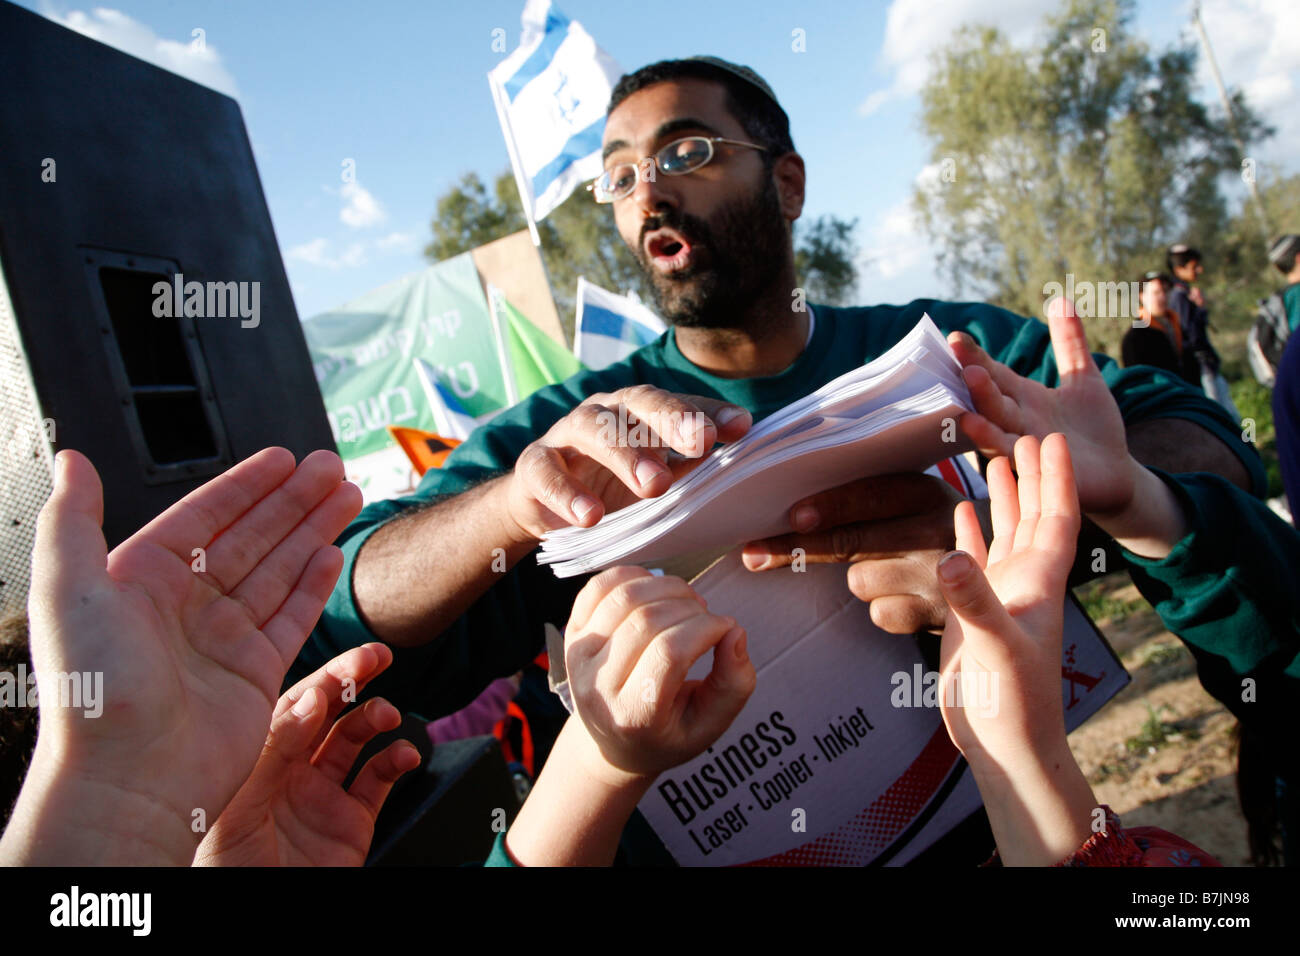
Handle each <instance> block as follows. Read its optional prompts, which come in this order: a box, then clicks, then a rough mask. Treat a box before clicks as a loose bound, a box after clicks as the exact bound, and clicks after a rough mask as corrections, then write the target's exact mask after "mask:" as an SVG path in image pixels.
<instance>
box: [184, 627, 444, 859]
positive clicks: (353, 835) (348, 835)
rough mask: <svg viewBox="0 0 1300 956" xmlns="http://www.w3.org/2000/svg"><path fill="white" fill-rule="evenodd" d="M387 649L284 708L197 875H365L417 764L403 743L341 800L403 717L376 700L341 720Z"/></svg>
mask: <svg viewBox="0 0 1300 956" xmlns="http://www.w3.org/2000/svg"><path fill="white" fill-rule="evenodd" d="M392 659H393V655H392V652H391V651H390V650H388V648H386V647H385V646H384V645H382V644H366V645H363V646H361V647H358V648H353V649H352V650H350V651H347V652H345V653H344V654H341V655H339V656H338V657H336V658H334V660H332V661H330V662H329V663H328V664H326V665H325V666H324V667H322V668H321V669H320V670H318V671H316V673H314V674H312V675H311V676H310V677H307V678H305V679H304V680H302V681H300V682H299V683H297V684H295V685H294V686H293V687H292V688H290V689H289V690H288V691H287V692H285V694H284V696H283V697H281V698H280V701H279V703H278V704H277V705H276V708H275V716H274V717H273V718H272V721H271V732H270V735H269V736H268V737H267V740H266V746H265V747H264V748H263V750H262V755H261V757H259V758H258V761H257V766H255V767H254V768H253V772H252V774H251V775H250V776H249V778H248V780H247V781H246V782H245V783H244V785H243V786H242V787H241V788H240V789H239V792H238V793H237V794H235V797H234V799H233V800H231V801H230V804H229V805H228V806H227V807H226V809H225V810H224V811H223V812H222V814H221V816H220V817H219V818H218V819H217V821H216V823H215V824H214V825H213V827H212V829H211V830H209V831H208V835H207V836H206V837H204V839H203V842H202V843H201V844H200V845H199V849H198V853H197V854H196V855H195V865H200V866H360V865H361V864H362V863H364V862H365V859H366V854H367V853H368V852H369V849H370V843H371V840H372V839H373V837H374V831H375V818H376V817H377V816H378V814H379V808H380V807H381V806H383V803H384V800H385V799H386V798H387V796H388V793H389V791H390V790H391V789H392V786H393V784H394V782H396V780H397V778H398V777H400V776H401V775H402V774H403V773H405V772H406V771H408V770H411V769H413V768H414V767H416V766H417V765H418V764H419V762H420V755H419V752H418V751H417V750H416V749H415V747H413V746H412V745H411V744H410V743H408V742H406V741H397V742H394V743H392V744H390V745H389V746H388V747H386V748H384V750H383V751H382V752H380V753H378V754H376V755H375V756H373V757H371V758H370V759H369V760H368V761H366V764H365V766H364V767H363V768H362V769H361V772H360V773H358V774H357V777H356V779H355V780H354V781H353V782H352V786H351V787H350V788H349V789H347V790H344V789H343V782H344V780H345V779H346V777H347V775H348V773H349V771H350V770H351V769H352V766H353V764H355V763H356V760H357V757H358V756H359V755H360V753H361V750H362V748H363V747H365V745H366V744H367V743H369V742H370V741H371V740H372V739H373V738H374V737H375V735H376V734H379V733H382V732H384V731H387V730H392V729H394V728H395V727H397V726H398V725H399V724H400V723H401V715H400V714H399V713H398V712H397V710H396V708H394V707H393V706H392V705H391V704H389V703H387V702H386V701H383V700H381V699H379V698H376V699H374V700H370V701H367V702H366V703H365V705H363V706H362V707H359V708H357V709H355V710H352V711H350V712H349V713H348V714H347V715H345V716H344V717H342V718H341V719H338V720H337V721H336V720H335V718H336V717H337V716H338V714H339V713H340V712H341V711H342V709H343V708H344V706H346V704H347V703H348V702H349V701H350V700H352V699H355V698H354V695H355V694H356V693H357V692H359V691H360V690H361V688H363V687H364V686H365V685H366V683H368V682H369V681H370V680H371V679H373V678H374V677H375V676H377V675H378V674H379V673H380V672H381V671H383V670H384V668H386V667H387V666H388V665H389V664H390V663H391V662H392Z"/></svg>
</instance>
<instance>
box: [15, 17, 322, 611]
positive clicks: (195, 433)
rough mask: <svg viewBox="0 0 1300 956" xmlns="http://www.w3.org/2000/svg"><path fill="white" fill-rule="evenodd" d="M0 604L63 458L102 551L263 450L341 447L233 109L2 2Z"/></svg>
mask: <svg viewBox="0 0 1300 956" xmlns="http://www.w3.org/2000/svg"><path fill="white" fill-rule="evenodd" d="M0 62H3V63H4V66H5V69H4V89H3V91H2V92H0V611H10V610H18V609H21V608H22V607H23V606H24V605H25V602H26V594H27V578H28V562H29V556H30V551H31V543H32V533H33V524H34V518H35V515H36V512H37V511H38V510H39V508H40V506H41V505H42V503H43V502H44V500H45V499H46V497H47V496H48V495H49V491H50V487H51V468H52V459H53V456H54V454H55V452H57V451H58V450H59V449H62V448H75V449H77V450H78V451H81V452H83V453H84V454H86V455H87V456H88V457H89V458H90V460H91V461H92V462H94V464H95V466H96V468H98V469H99V473H100V475H101V476H102V478H103V480H104V493H105V512H104V519H105V523H104V530H105V534H106V536H107V538H108V542H109V546H110V547H112V546H113V545H115V544H117V543H118V542H119V541H121V540H122V539H123V538H125V537H127V536H128V535H129V534H130V533H132V532H133V531H135V530H136V529H137V528H139V527H140V526H141V525H143V524H144V523H146V522H147V521H148V520H149V519H151V518H152V517H153V516H154V515H156V514H158V513H159V512H160V511H162V510H163V509H164V508H166V507H167V506H168V505H170V504H171V503H172V502H174V501H175V500H177V499H178V498H180V497H182V496H183V495H185V494H186V493H188V492H189V491H191V490H192V489H194V488H195V487H197V486H198V485H199V484H201V483H202V482H203V481H205V480H206V479H208V478H210V477H211V476H213V475H215V474H217V473H219V472H221V471H223V470H225V469H226V468H228V467H230V465H232V464H233V463H235V462H237V461H239V460H241V459H243V458H245V457H247V456H248V455H250V454H252V453H254V452H256V451H258V450H259V449H261V448H264V447H266V446H268V445H283V446H285V447H287V448H289V449H290V450H291V451H292V452H294V454H295V455H297V456H298V457H299V458H301V457H302V456H303V455H305V454H307V453H309V452H311V451H313V450H314V449H317V448H331V449H332V448H333V447H334V441H333V439H332V437H331V434H330V428H329V424H328V421H327V420H326V417H325V408H324V404H323V403H322V401H321V396H320V391H319V389H318V387H317V384H316V379H315V376H314V374H313V370H312V366H311V361H310V359H309V357H308V353H307V346H306V342H305V340H304V339H303V334H302V330H301V327H300V326H299V322H298V315H297V312H296V311H295V309H294V305H293V299H292V297H291V295H290V292H289V284H288V280H287V278H286V276H285V272H284V265H283V263H282V262H281V259H280V253H279V248H278V246H277V244H276V239H275V233H274V231H273V230H272V227H271V217H270V213H269V212H268V210H267V205H266V198H265V196H264V195H263V193H262V186H261V182H260V181H259V179H258V175H257V169H256V166H255V165H254V163H253V154H252V149H251V148H250V146H249V141H248V136H247V133H246V132H245V129H244V122H243V117H242V115H241V113H240V110H239V106H238V104H237V103H235V101H234V100H232V99H231V98H230V97H228V96H223V95H222V94H220V93H216V92H214V91H213V90H210V89H208V88H206V87H203V86H200V85H198V84H196V83H193V82H191V81H189V80H186V79H183V78H182V77H179V76H177V75H175V74H173V73H169V72H167V71H166V70H163V69H160V68H159V67H156V66H153V65H151V64H148V63H145V62H143V61H141V60H137V59H135V58H134V57H131V56H129V55H127V54H125V53H121V52H119V51H117V50H114V49H112V48H111V47H108V46H105V45H103V44H101V43H97V42H96V41H94V40H91V39H88V38H86V37H84V36H81V35H80V34H78V33H74V32H73V31H71V30H67V29H65V28H64V27H61V26H58V25H57V24H55V23H52V22H51V21H49V20H47V19H45V18H43V17H41V16H38V15H36V14H34V13H31V12H29V11H27V10H24V9H22V8H20V7H16V6H13V5H12V4H9V3H4V2H0Z"/></svg>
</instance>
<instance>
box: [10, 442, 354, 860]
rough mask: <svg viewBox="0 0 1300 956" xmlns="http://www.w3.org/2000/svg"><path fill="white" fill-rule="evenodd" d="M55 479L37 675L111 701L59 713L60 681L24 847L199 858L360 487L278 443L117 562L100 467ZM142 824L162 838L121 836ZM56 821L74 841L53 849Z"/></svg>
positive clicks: (262, 733)
mask: <svg viewBox="0 0 1300 956" xmlns="http://www.w3.org/2000/svg"><path fill="white" fill-rule="evenodd" d="M55 472H56V476H55V488H54V493H53V494H52V495H51V497H50V500H49V502H47V504H46V505H45V507H44V508H43V509H42V511H41V515H40V519H39V522H38V524H37V532H36V544H35V547H34V552H33V558H32V569H33V573H32V588H31V594H30V597H29V614H30V618H31V635H32V638H31V640H32V658H33V662H34V664H35V668H36V673H37V678H38V680H42V679H43V678H44V677H45V675H51V678H53V675H56V674H58V673H59V672H64V673H73V674H82V675H92V676H93V678H94V680H96V681H102V694H103V698H104V699H103V700H102V701H100V704H101V705H102V715H100V716H98V717H92V716H90V715H89V714H86V713H85V709H84V708H82V709H81V710H77V709H74V708H72V707H63V706H59V697H58V695H57V694H56V693H54V692H53V690H54V688H56V687H57V686H58V684H57V682H52V683H51V684H50V688H51V690H50V692H47V693H46V694H43V695H42V697H41V726H40V735H39V738H38V740H37V747H36V754H35V757H34V759H33V764H32V769H33V773H32V774H31V776H30V777H29V782H31V783H32V787H33V792H32V793H31V794H30V795H29V794H28V793H27V792H26V790H25V792H24V794H23V795H22V796H20V799H19V804H18V807H17V808H16V809H15V814H14V815H15V819H17V818H19V816H20V811H22V810H23V809H24V800H23V797H30V801H31V802H30V804H28V805H27V809H29V810H30V811H31V812H30V813H26V814H23V825H22V827H21V829H24V830H25V832H26V833H27V834H28V835H29V836H30V837H31V838H32V839H33V840H34V842H30V843H28V844H27V846H26V847H23V848H15V852H17V853H22V854H25V853H27V852H28V851H31V850H34V849H35V848H36V847H37V846H38V845H39V846H40V849H41V851H42V852H46V851H48V852H49V853H50V854H53V855H54V856H56V857H57V856H60V855H61V856H62V858H61V859H49V858H46V859H45V862H60V863H63V864H65V865H66V864H74V863H75V864H86V863H91V862H94V863H119V864H120V863H128V862H145V861H147V860H163V859H165V860H166V861H168V862H177V863H186V864H188V863H189V862H190V860H191V859H192V857H193V851H194V847H195V844H196V842H197V837H196V836H195V835H194V833H193V832H192V831H191V829H190V824H191V821H192V819H194V813H195V811H198V810H202V811H203V812H204V813H206V814H210V815H214V816H215V815H216V814H217V813H219V812H220V810H221V808H222V807H224V806H225V805H226V804H227V803H228V802H229V800H230V798H231V797H232V796H233V795H234V793H235V791H236V790H237V789H238V787H239V785H240V783H241V782H242V781H243V780H244V779H245V778H246V777H247V776H248V772H249V771H250V770H251V769H252V767H253V764H254V763H255V761H256V760H257V753H258V750H259V748H260V746H261V744H262V741H263V740H264V739H265V738H266V728H267V726H268V725H269V723H270V718H271V710H272V707H273V706H274V705H275V700H276V697H277V695H278V694H279V689H280V682H281V681H282V680H283V679H284V674H285V672H286V671H287V670H288V668H289V665H290V663H291V662H292V661H293V659H294V657H295V656H296V655H297V653H298V650H299V649H300V648H301V647H302V645H303V642H304V641H306V639H307V635H308V634H309V633H310V632H311V628H312V627H313V625H314V624H315V622H316V619H317V617H318V616H319V615H320V612H321V609H322V608H323V607H324V604H325V601H326V599H327V598H328V597H329V594H330V590H331V588H332V587H333V585H334V581H335V579H336V578H337V577H338V574H339V569H340V568H341V566H342V561H343V559H342V555H341V554H340V552H339V550H338V548H335V547H333V545H332V544H331V543H330V542H332V541H333V540H334V538H335V537H337V535H338V534H339V533H340V532H341V531H342V530H343V529H344V528H345V527H346V526H347V523H348V522H349V521H350V520H351V519H352V518H353V517H355V516H356V514H357V512H358V511H359V510H360V507H361V493H360V491H359V490H358V489H357V488H356V486H355V485H352V484H349V483H347V482H345V481H344V480H343V465H342V462H341V461H340V460H339V458H338V456H337V455H335V454H334V453H332V452H325V451H318V452H315V453H314V454H312V455H309V456H308V457H307V458H306V459H304V460H303V462H302V464H301V465H299V466H298V467H297V468H295V467H294V459H293V455H292V454H291V453H290V452H288V451H287V450H285V449H283V448H269V449H266V450H264V451H262V452H259V453H258V454H256V455H254V456H252V457H251V458H249V459H248V460H246V461H244V462H242V463H240V464H238V465H236V466H235V467H234V468H232V469H230V470H229V471H228V472H226V473H225V474H223V475H221V476H219V477H217V478H215V479H213V480H212V481H210V482H208V483H207V484H205V485H203V486H202V487H201V488H199V489H198V490H196V491H194V492H191V493H190V494H189V495H187V496H186V497H185V498H183V499H182V500H181V501H179V502H177V503H176V504H175V505H173V506H172V507H170V508H168V509H167V510H166V511H165V512H163V514H162V515H160V516H159V517H158V518H155V519H154V520H153V521H152V522H150V523H149V524H148V525H146V526H145V527H144V528H143V529H142V530H140V531H139V532H137V533H136V534H135V535H133V536H132V537H131V538H130V539H128V540H127V541H125V542H123V543H122V544H121V545H119V546H118V547H117V548H115V549H114V550H113V553H112V554H108V553H107V546H106V543H105V540H104V534H103V531H102V530H101V525H102V522H103V506H104V505H103V489H102V487H101V485H100V481H99V476H98V475H97V474H96V473H95V469H94V467H93V466H92V465H91V464H90V462H89V461H87V460H86V459H85V458H84V457H83V456H82V455H80V454H78V453H76V452H72V451H63V452H60V453H59V455H58V458H57V459H56V463H55ZM42 686H43V687H44V684H43V685H42ZM38 790H39V791H40V793H39V794H38V793H37V792H36V791H38ZM74 792H75V793H74ZM91 794H93V797H92V796H91ZM74 796H78V798H79V800H80V801H81V802H82V804H83V805H85V809H84V810H81V811H80V812H79V817H78V824H79V825H78V827H69V826H68V825H67V820H66V819H61V817H60V815H61V814H64V813H68V812H74V811H73V810H72V807H71V805H70V804H71V803H73V802H75V801H74V799H73V798H74ZM90 817H95V818H97V819H95V820H93V822H87V821H88V820H89V818H90ZM128 824H129V825H130V826H134V827H136V828H137V829H139V830H142V831H144V830H147V831H148V834H147V836H146V835H145V834H144V833H134V834H126V833H123V832H121V830H122V827H124V826H127V825H128ZM47 826H48V827H55V826H61V827H63V829H64V830H65V831H66V834H67V836H66V839H65V840H64V841H63V842H62V843H60V842H59V841H58V840H48V839H44V837H43V835H42V834H43V833H44V834H45V835H48V831H46V827H47ZM11 829H13V828H12V827H11ZM77 833H81V834H85V837H84V839H83V840H82V841H81V842H79V841H78V839H77V838H76V836H75V834H77ZM6 836H9V834H6ZM17 839H18V840H19V841H22V840H25V839H27V837H18V838H17ZM133 841H134V842H133ZM6 843H8V844H9V846H11V847H12V846H14V844H13V843H9V841H8V840H7V841H6ZM92 843H94V844H95V845H94V846H91V844H92Z"/></svg>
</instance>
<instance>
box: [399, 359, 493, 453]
mask: <svg viewBox="0 0 1300 956" xmlns="http://www.w3.org/2000/svg"><path fill="white" fill-rule="evenodd" d="M412 363H413V364H414V365H415V374H416V375H418V376H419V377H420V387H421V388H423V389H424V397H425V400H427V401H428V403H429V408H430V410H432V412H433V420H434V422H435V425H434V429H435V430H436V431H437V433H438V434H439V435H441V436H442V437H443V438H458V439H460V440H461V441H464V440H465V439H466V438H468V437H469V435H470V432H472V431H473V430H474V429H475V428H476V427H477V426H478V422H477V421H475V420H474V416H472V415H470V414H469V412H467V411H465V407H464V406H463V405H461V403H460V402H459V401H457V399H456V396H455V395H453V394H452V393H451V390H450V389H448V388H447V387H446V386H445V385H443V384H442V383H441V382H439V381H438V371H437V369H435V368H434V367H433V366H432V365H430V364H429V363H428V362H426V361H425V360H424V359H422V358H420V357H419V356H416V357H415V358H414V359H412Z"/></svg>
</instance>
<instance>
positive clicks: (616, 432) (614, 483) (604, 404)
mask: <svg viewBox="0 0 1300 956" xmlns="http://www.w3.org/2000/svg"><path fill="white" fill-rule="evenodd" d="M752 423H753V420H752V417H751V416H750V414H749V412H747V411H745V410H744V409H743V408H740V407H739V406H737V405H730V404H728V403H726V402H720V401H717V400H716V399H711V398H702V397H699V396H690V395H674V394H672V393H670V392H666V391H664V390H662V389H658V388H654V387H652V386H650V385H637V386H633V387H631V388H624V389H620V390H619V391H617V392H614V393H612V394H603V393H602V394H597V395H592V396H590V397H589V398H587V399H586V400H585V401H584V402H583V403H582V404H581V405H579V406H578V407H577V408H575V409H573V411H571V412H570V413H569V414H568V415H566V416H565V417H564V418H562V419H560V420H559V421H558V422H556V423H555V425H553V426H552V427H551V429H550V430H549V431H548V432H547V433H546V434H545V435H543V436H542V437H541V438H540V439H538V440H537V441H535V442H533V443H532V444H531V445H529V446H528V447H527V448H525V449H524V450H523V452H522V453H521V454H520V456H519V459H518V461H517V462H516V463H515V469H514V472H513V474H512V476H511V480H510V481H509V485H508V489H507V492H506V501H507V512H508V515H509V519H510V521H509V525H510V527H511V529H512V534H513V537H514V538H515V539H516V540H517V541H519V542H521V543H523V542H536V541H537V540H538V539H540V538H541V537H542V535H544V534H545V533H546V532H548V531H552V530H554V529H556V528H563V527H566V526H569V525H578V526H579V527H584V528H589V527H591V526H592V525H594V524H595V523H596V522H597V521H599V520H600V519H601V517H603V516H604V515H605V513H606V512H609V511H616V510H618V509H619V508H622V507H625V506H626V505H629V504H631V503H633V502H635V501H637V500H639V499H642V498H654V497H657V496H659V495H662V494H663V493H664V492H665V491H667V490H668V488H669V486H670V485H671V484H672V483H673V482H674V481H675V480H676V479H678V478H680V477H682V476H683V475H685V474H686V473H687V472H689V471H690V470H691V469H693V468H694V467H695V466H696V465H698V464H699V463H700V462H701V461H703V458H704V455H705V454H706V453H707V452H708V451H709V449H711V448H712V447H713V445H714V444H715V443H716V442H718V441H725V442H731V441H735V440H736V439H738V438H740V437H741V436H743V435H744V434H745V433H746V432H747V431H749V427H750V425H751V424H752Z"/></svg>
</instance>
